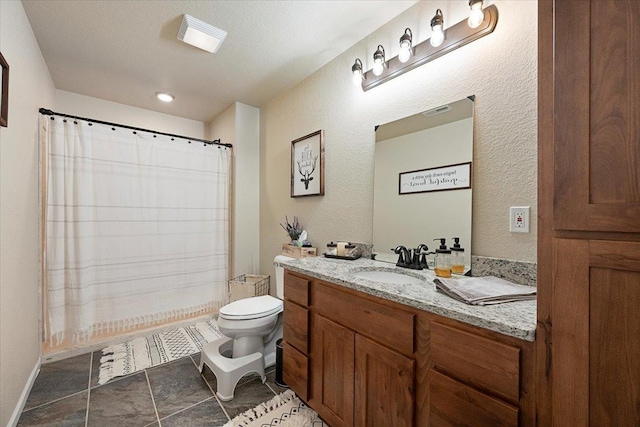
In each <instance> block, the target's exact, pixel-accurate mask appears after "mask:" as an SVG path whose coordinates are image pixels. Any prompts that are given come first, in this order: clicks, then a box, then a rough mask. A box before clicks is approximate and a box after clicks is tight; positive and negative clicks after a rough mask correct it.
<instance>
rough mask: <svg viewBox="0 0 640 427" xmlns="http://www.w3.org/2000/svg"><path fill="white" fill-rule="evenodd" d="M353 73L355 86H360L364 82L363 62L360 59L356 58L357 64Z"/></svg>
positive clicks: (354, 65) (353, 67) (352, 69)
mask: <svg viewBox="0 0 640 427" xmlns="http://www.w3.org/2000/svg"><path fill="white" fill-rule="evenodd" d="M351 72H352V73H353V84H354V85H356V86H360V85H361V84H362V80H364V71H363V70H362V61H360V58H356V62H355V63H354V64H353V66H352V67H351Z"/></svg>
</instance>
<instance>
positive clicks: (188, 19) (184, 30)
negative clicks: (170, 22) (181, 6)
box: [178, 14, 227, 53]
mask: <svg viewBox="0 0 640 427" xmlns="http://www.w3.org/2000/svg"><path fill="white" fill-rule="evenodd" d="M225 37H227V32H226V31H224V30H221V29H220V28H216V27H214V26H213V25H211V24H207V23H206V22H204V21H201V20H199V19H197V18H194V17H193V16H191V15H187V14H185V15H184V17H183V18H182V24H181V25H180V31H178V40H182V41H183V42H185V43H188V44H190V45H192V46H195V47H197V48H200V49H202V50H206V51H207V52H211V53H216V52H217V51H218V49H219V48H220V45H221V44H222V42H223V41H224V38H225Z"/></svg>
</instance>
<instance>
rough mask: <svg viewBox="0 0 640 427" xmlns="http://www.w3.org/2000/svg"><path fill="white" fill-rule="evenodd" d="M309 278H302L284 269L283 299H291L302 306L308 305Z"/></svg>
mask: <svg viewBox="0 0 640 427" xmlns="http://www.w3.org/2000/svg"><path fill="white" fill-rule="evenodd" d="M310 284H311V281H310V280H307V279H303V278H301V277H298V276H294V275H293V274H291V273H289V272H288V271H285V274H284V299H285V300H289V301H293V302H295V303H296V304H300V305H301V306H303V307H309V285H310Z"/></svg>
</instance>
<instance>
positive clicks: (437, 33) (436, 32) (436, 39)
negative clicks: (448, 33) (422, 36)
mask: <svg viewBox="0 0 640 427" xmlns="http://www.w3.org/2000/svg"><path fill="white" fill-rule="evenodd" d="M429 41H430V43H431V46H433V47H438V46H440V45H441V44H442V42H443V41H444V31H442V25H434V26H433V34H431V39H430V40H429Z"/></svg>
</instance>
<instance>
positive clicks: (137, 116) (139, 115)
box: [45, 89, 207, 138]
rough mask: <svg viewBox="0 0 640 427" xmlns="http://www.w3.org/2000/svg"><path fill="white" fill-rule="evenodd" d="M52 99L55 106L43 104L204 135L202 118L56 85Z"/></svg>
mask: <svg viewBox="0 0 640 427" xmlns="http://www.w3.org/2000/svg"><path fill="white" fill-rule="evenodd" d="M55 102H56V107H55V109H54V108H50V107H46V106H45V107H46V108H49V109H52V110H54V111H56V112H58V113H65V114H71V115H74V116H80V117H86V118H89V119H96V120H102V121H105V122H113V123H118V124H122V125H127V126H133V127H139V128H143V129H149V130H154V131H158V132H164V133H173V134H176V135H181V136H190V137H193V138H205V136H206V129H207V125H206V124H205V123H204V122H199V121H196V120H189V119H185V118H183V117H177V116H172V115H169V114H164V113H158V112H155V111H151V110H145V109H143V108H138V107H132V106H130V105H124V104H119V103H117V102H112V101H106V100H104V99H100V98H93V97H91V96H85V95H80V94H77V93H73V92H67V91H64V90H59V89H57V90H56V101H55ZM158 102H161V101H158Z"/></svg>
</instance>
